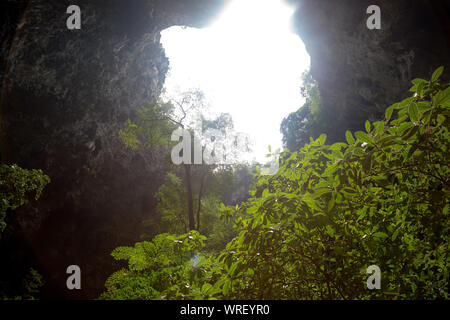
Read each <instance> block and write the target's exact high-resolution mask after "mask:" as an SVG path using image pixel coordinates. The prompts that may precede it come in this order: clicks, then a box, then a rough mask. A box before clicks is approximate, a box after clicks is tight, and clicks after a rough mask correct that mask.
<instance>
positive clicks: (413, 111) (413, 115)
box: [408, 103, 419, 121]
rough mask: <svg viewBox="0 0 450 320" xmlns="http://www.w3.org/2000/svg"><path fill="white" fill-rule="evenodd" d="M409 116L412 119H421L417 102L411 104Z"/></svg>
mask: <svg viewBox="0 0 450 320" xmlns="http://www.w3.org/2000/svg"><path fill="white" fill-rule="evenodd" d="M408 110H409V117H410V118H411V120H412V121H418V120H419V110H417V105H416V104H415V103H411V104H410V105H409V109H408Z"/></svg>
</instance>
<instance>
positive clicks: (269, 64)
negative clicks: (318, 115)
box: [161, 0, 310, 162]
mask: <svg viewBox="0 0 450 320" xmlns="http://www.w3.org/2000/svg"><path fill="white" fill-rule="evenodd" d="M293 13H294V8H291V7H288V6H286V4H285V3H284V2H283V1H282V0H233V1H231V3H230V4H229V5H228V6H227V7H225V8H224V10H223V11H222V13H221V14H220V15H219V16H218V17H217V18H216V20H215V21H213V22H212V23H211V25H210V26H209V27H207V28H204V29H194V28H182V27H172V28H169V29H166V30H164V31H163V32H161V36H162V37H161V38H162V39H161V41H162V44H163V46H164V48H165V50H166V54H167V56H168V57H169V60H170V71H169V74H168V76H167V79H166V83H165V89H166V91H167V94H168V96H170V95H171V94H172V93H174V94H175V93H176V92H180V91H185V90H188V89H191V88H200V89H201V90H202V91H203V92H204V93H205V96H206V98H207V100H208V101H209V103H210V106H211V110H212V111H213V112H216V113H220V112H228V113H230V114H231V115H232V117H233V120H234V125H235V129H236V131H238V132H244V133H247V134H249V135H250V137H251V138H252V140H253V141H254V143H255V145H254V146H253V153H252V154H251V155H250V156H249V157H246V158H247V159H249V160H251V159H253V158H255V159H256V160H257V161H259V162H266V161H267V159H266V158H265V154H266V153H267V152H268V145H271V146H272V150H275V149H277V148H281V146H282V142H281V138H282V136H281V133H280V124H281V121H282V120H283V118H284V117H286V116H287V115H288V114H289V113H291V112H293V111H296V110H297V109H298V108H299V107H300V106H302V105H303V103H304V98H303V97H302V96H301V94H300V87H301V84H302V83H301V74H302V73H303V71H305V70H306V69H308V68H309V65H310V58H309V55H308V54H307V52H306V50H305V47H304V44H303V42H302V40H301V39H300V38H299V37H298V36H297V35H295V34H294V33H293V31H292V30H291V27H290V25H291V17H292V14H293Z"/></svg>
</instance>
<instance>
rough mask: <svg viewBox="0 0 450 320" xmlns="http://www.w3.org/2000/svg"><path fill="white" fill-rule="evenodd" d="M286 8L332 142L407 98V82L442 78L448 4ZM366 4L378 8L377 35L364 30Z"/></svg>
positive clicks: (361, 1) (306, 1) (301, 2)
mask: <svg viewBox="0 0 450 320" xmlns="http://www.w3.org/2000/svg"><path fill="white" fill-rule="evenodd" d="M288 2H290V3H292V4H295V5H296V6H297V11H296V14H295V17H294V25H295V30H296V32H297V33H298V34H299V35H300V37H301V38H302V40H303V41H304V43H305V46H306V48H307V50H308V52H309V54H310V56H311V72H312V75H313V77H314V78H315V79H316V80H317V81H318V83H319V88H320V91H321V95H322V99H323V103H324V107H325V109H326V110H327V114H328V115H329V120H330V121H329V122H330V123H332V124H333V125H332V126H331V127H330V128H329V133H331V134H332V135H333V136H340V137H342V136H343V133H344V132H345V130H346V129H353V130H359V129H360V128H361V127H362V126H363V123H364V121H365V120H366V119H371V120H375V119H380V118H383V117H384V110H385V109H386V108H387V107H388V106H390V105H391V104H392V103H394V102H397V101H399V99H402V98H403V97H405V95H406V96H407V95H408V90H409V88H410V87H411V86H412V85H411V80H413V79H414V78H417V77H427V76H431V73H432V72H433V71H434V70H435V69H436V68H437V67H439V66H441V65H443V66H447V67H448V68H446V74H447V78H448V74H449V73H448V72H450V1H449V0H432V1H430V0H415V1H409V0H396V1H391V0H342V1H335V0H323V1H315V0H288ZM370 5H378V6H379V7H380V9H381V30H369V29H368V28H367V26H366V21H367V19H368V18H369V16H370V15H369V14H367V13H366V10H367V8H368V7H369V6H370ZM343 124H346V125H343ZM349 124H350V127H349Z"/></svg>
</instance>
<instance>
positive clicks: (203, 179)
mask: <svg viewBox="0 0 450 320" xmlns="http://www.w3.org/2000/svg"><path fill="white" fill-rule="evenodd" d="M206 175H207V172H205V173H203V176H202V181H201V183H200V191H199V193H198V207H197V231H198V232H200V210H201V206H202V196H203V186H204V185H205V180H206Z"/></svg>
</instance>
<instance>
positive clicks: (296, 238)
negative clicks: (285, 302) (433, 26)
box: [219, 80, 450, 299]
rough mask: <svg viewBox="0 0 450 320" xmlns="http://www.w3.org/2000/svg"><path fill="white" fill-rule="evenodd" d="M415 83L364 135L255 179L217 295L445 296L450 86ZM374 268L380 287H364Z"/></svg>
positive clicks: (318, 148) (296, 157)
mask: <svg viewBox="0 0 450 320" xmlns="http://www.w3.org/2000/svg"><path fill="white" fill-rule="evenodd" d="M421 83H422V85H420V87H419V86H416V85H415V87H413V88H412V90H413V91H414V92H415V96H414V97H412V98H408V99H405V100H404V101H402V102H400V103H398V104H395V105H394V106H392V107H390V108H389V109H388V111H387V116H386V118H387V120H386V121H379V122H376V123H373V124H372V123H370V122H367V123H366V131H367V133H364V132H362V131H359V132H356V133H355V137H356V139H355V138H353V135H352V134H351V133H350V132H347V134H346V138H347V142H348V144H345V143H337V144H334V145H331V146H330V145H324V144H323V140H324V137H323V136H322V137H320V138H318V139H317V140H315V141H312V142H311V143H310V144H307V145H305V147H304V148H302V149H300V150H299V151H298V152H294V153H292V154H290V155H289V156H285V159H286V160H285V161H284V163H283V166H282V168H281V169H280V171H279V173H278V174H277V175H276V176H274V177H272V178H270V179H266V178H264V179H260V180H259V182H258V183H257V185H256V188H255V190H254V191H253V197H252V198H251V199H250V201H249V202H248V203H247V204H245V205H243V206H241V207H240V208H239V211H242V212H245V213H247V214H249V215H250V216H249V218H247V219H244V220H243V221H242V222H241V231H240V233H239V235H238V237H236V238H235V239H234V240H233V241H232V242H231V243H230V244H229V245H228V247H227V249H226V250H225V251H224V252H223V253H222V255H221V256H220V258H219V261H220V262H222V263H224V264H225V265H226V266H228V268H229V269H230V270H231V269H232V270H231V271H230V272H228V275H227V280H226V281H225V282H224V285H223V287H222V289H223V291H222V293H223V296H222V297H224V298H234V297H239V298H241V299H242V298H244V299H370V298H386V299H390V298H394V299H423V298H425V299H435V298H445V299H448V298H449V270H448V266H449V265H450V260H449V257H448V251H449V235H450V230H449V228H450V224H449V166H448V160H447V159H448V154H449V153H448V148H449V141H450V139H449V132H448V129H449V122H448V114H449V107H450V94H449V90H450V89H449V86H448V85H440V84H438V83H437V82H427V81H425V80H423V81H421ZM394 110H395V111H397V114H398V115H397V118H395V120H393V121H389V119H390V117H391V116H392V113H393V111H394ZM261 190H262V191H261ZM372 264H376V265H378V266H379V267H380V268H381V270H382V289H381V290H373V291H371V290H368V289H367V288H366V286H365V280H366V279H367V276H368V275H367V274H366V273H365V272H366V268H367V267H368V266H369V265H372ZM227 281H229V282H230V284H229V285H225V283H228V282H227ZM231 288H232V289H231Z"/></svg>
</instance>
